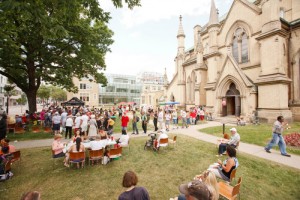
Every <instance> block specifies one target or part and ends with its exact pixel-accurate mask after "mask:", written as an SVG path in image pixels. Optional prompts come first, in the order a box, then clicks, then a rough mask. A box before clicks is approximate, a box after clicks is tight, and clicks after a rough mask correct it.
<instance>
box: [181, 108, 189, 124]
mask: <svg viewBox="0 0 300 200" xmlns="http://www.w3.org/2000/svg"><path fill="white" fill-rule="evenodd" d="M181 118H182V127H181V128H183V127H184V126H185V127H186V128H187V127H188V125H187V123H186V112H185V111H184V110H181Z"/></svg>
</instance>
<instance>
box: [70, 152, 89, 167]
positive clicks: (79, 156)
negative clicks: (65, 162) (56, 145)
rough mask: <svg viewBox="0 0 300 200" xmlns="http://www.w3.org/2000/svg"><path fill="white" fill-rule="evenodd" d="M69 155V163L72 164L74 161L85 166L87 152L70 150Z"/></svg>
mask: <svg viewBox="0 0 300 200" xmlns="http://www.w3.org/2000/svg"><path fill="white" fill-rule="evenodd" d="M69 154H70V157H69V165H70V166H71V164H72V163H76V164H77V163H81V164H82V168H84V164H85V152H70V153H69Z"/></svg>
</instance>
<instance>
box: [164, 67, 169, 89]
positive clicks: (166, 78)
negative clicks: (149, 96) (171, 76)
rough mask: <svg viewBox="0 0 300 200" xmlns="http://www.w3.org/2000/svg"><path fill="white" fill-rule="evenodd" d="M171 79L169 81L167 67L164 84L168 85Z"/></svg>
mask: <svg viewBox="0 0 300 200" xmlns="http://www.w3.org/2000/svg"><path fill="white" fill-rule="evenodd" d="M168 84H169V81H168V76H167V68H165V74H164V86H165V87H166V86H168Z"/></svg>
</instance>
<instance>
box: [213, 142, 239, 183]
mask: <svg viewBox="0 0 300 200" xmlns="http://www.w3.org/2000/svg"><path fill="white" fill-rule="evenodd" d="M226 154H227V155H228V158H227V159H226V160H225V161H224V162H222V161H221V160H218V163H215V164H213V165H210V166H209V168H208V169H207V170H209V171H212V172H213V173H214V174H215V175H216V177H218V178H221V179H223V180H225V181H229V180H230V174H231V172H232V170H234V169H236V168H237V167H238V166H239V162H238V159H237V158H236V150H235V148H234V147H233V146H230V145H227V147H226Z"/></svg>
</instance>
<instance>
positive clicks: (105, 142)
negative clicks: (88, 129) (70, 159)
mask: <svg viewBox="0 0 300 200" xmlns="http://www.w3.org/2000/svg"><path fill="white" fill-rule="evenodd" d="M100 142H101V144H102V146H103V147H106V146H110V145H115V144H117V142H116V141H115V140H107V139H105V140H100ZM74 144H76V143H75V142H72V141H70V142H69V143H68V144H67V145H66V146H65V148H64V150H63V152H64V153H66V152H67V150H68V149H70V147H71V146H72V145H74ZM82 144H83V146H84V148H86V149H88V148H90V147H91V142H90V141H89V142H82Z"/></svg>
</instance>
